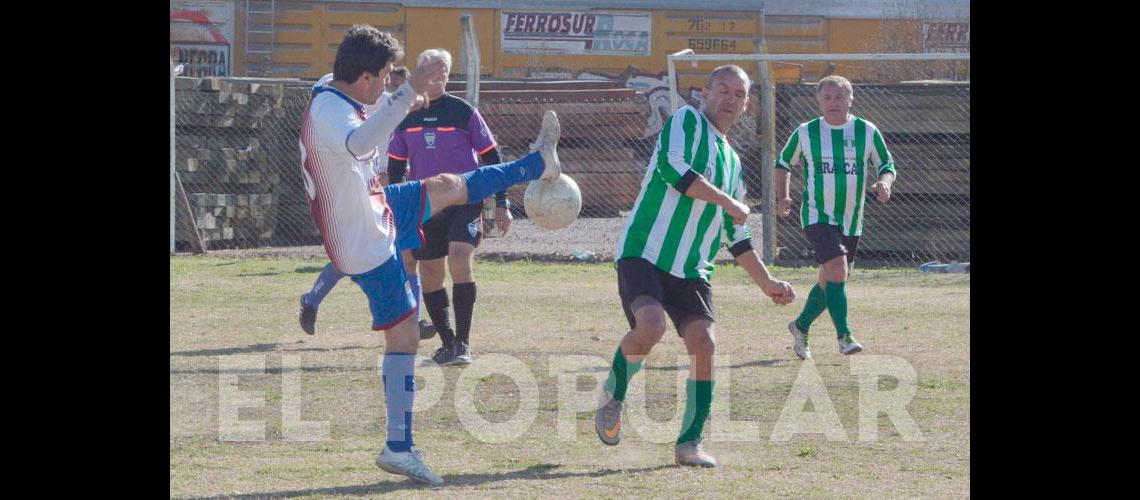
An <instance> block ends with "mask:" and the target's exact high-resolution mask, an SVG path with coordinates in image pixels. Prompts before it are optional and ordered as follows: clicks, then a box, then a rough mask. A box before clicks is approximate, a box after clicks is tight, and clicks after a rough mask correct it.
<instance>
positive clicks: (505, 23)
mask: <svg viewBox="0 0 1140 500" xmlns="http://www.w3.org/2000/svg"><path fill="white" fill-rule="evenodd" d="M502 27H503V29H502V32H501V46H502V48H503V52H504V53H507V54H534V53H543V54H569V55H620V56H647V55H650V33H651V31H652V29H651V27H652V18H651V17H650V15H649V14H616V13H615V14H608V13H599V12H518V11H514V12H508V11H504V12H503V13H502Z"/></svg>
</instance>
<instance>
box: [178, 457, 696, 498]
mask: <svg viewBox="0 0 1140 500" xmlns="http://www.w3.org/2000/svg"><path fill="white" fill-rule="evenodd" d="M559 467H561V465H558V464H537V465H532V466H530V467H527V468H525V469H521V470H516V471H512V472H502V473H489V474H450V475H448V474H445V475H444V476H443V480H444V481H446V482H445V483H444V485H443V486H441V487H439V488H447V487H448V486H478V485H481V484H486V483H494V482H498V481H510V480H513V479H537V480H549V479H564V478H588V477H602V476H611V475H614V474H640V473H645V472H655V471H659V470H662V469H672V468H675V467H677V466H676V465H658V466H655V467H642V468H638V469H603V470H598V471H592V472H557V471H556V469H558V468H559ZM383 474H386V475H387V473H383ZM389 476H390V477H392V478H396V477H397V476H392V475H389ZM401 490H422V491H424V492H432V491H439V490H438V489H436V488H432V487H429V486H427V485H424V484H420V483H417V482H415V481H413V480H411V479H404V480H394V481H382V482H379V483H376V484H361V485H355V486H336V487H331V488H313V489H308V490H288V491H270V492H261V493H249V494H243V495H219V496H215V497H194V498H200V499H205V498H266V497H304V496H311V495H317V496H342V495H347V496H372V495H380V494H384V493H391V492H395V491H401Z"/></svg>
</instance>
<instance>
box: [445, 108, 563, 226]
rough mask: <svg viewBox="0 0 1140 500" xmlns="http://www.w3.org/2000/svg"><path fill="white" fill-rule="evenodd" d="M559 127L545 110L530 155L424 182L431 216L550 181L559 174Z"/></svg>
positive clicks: (551, 112)
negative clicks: (515, 187) (520, 186)
mask: <svg viewBox="0 0 1140 500" xmlns="http://www.w3.org/2000/svg"><path fill="white" fill-rule="evenodd" d="M561 135H562V128H561V125H560V124H559V122H558V115H557V114H555V113H554V111H547V112H546V114H545V115H543V117H542V129H540V130H539V132H538V138H537V139H536V140H535V142H534V143H532V144H531V146H530V150H531V153H530V154H528V155H526V156H524V157H522V158H519V159H518V160H515V161H510V162H506V163H500V164H497V165H488V166H485V167H480V168H477V169H475V170H472V171H470V172H467V173H466V174H463V175H453V174H440V175H437V176H434V177H429V178H427V179H424V180H423V182H424V185H425V186H426V187H427V192H428V201H429V205H430V207H429V208H430V211H429V212H428V213H429V214H430V215H435V214H437V213H439V212H441V211H443V210H444V209H446V208H447V207H450V206H453V205H466V204H469V203H475V202H477V201H480V200H482V199H485V198H487V197H488V196H491V195H493V194H495V193H497V192H499V191H502V190H504V189H507V188H509V187H511V186H513V185H515V184H519V183H522V182H526V181H533V180H538V179H544V180H552V179H557V178H558V177H559V176H560V175H562V167H561V164H560V163H559V161H558V139H559V137H560V136H561Z"/></svg>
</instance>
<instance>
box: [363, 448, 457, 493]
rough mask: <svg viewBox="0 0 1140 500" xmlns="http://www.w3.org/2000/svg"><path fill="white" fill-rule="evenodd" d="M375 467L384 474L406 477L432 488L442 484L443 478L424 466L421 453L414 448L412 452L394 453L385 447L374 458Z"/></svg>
mask: <svg viewBox="0 0 1140 500" xmlns="http://www.w3.org/2000/svg"><path fill="white" fill-rule="evenodd" d="M376 466H377V467H380V468H381V469H384V470H385V471H386V472H391V473H392V474H399V475H401V476H407V477H410V478H412V479H414V480H416V481H419V482H421V483H426V484H430V485H432V486H439V485H441V484H443V478H441V477H439V476H438V475H436V473H434V472H432V471H431V469H428V468H427V465H424V462H423V452H421V451H419V450H417V449H415V448H412V451H405V452H395V451H392V450H390V449H388V446H387V445H385V446H384V450H383V451H381V452H380V455H379V456H377V457H376Z"/></svg>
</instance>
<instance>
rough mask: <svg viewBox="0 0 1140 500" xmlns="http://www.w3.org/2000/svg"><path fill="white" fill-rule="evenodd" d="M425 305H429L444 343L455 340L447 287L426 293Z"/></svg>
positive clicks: (429, 310) (428, 310) (430, 313)
mask: <svg viewBox="0 0 1140 500" xmlns="http://www.w3.org/2000/svg"><path fill="white" fill-rule="evenodd" d="M424 305H426V306H427V312H428V316H430V317H431V322H432V324H433V325H435V331H437V332H439V338H440V340H442V341H443V345H445V346H447V345H451V344H452V343H453V342H455V332H454V331H453V330H452V329H451V311H450V309H451V304H449V303H448V301H447V289H446V288H440V289H439V290H436V291H434V292H427V293H424Z"/></svg>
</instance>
